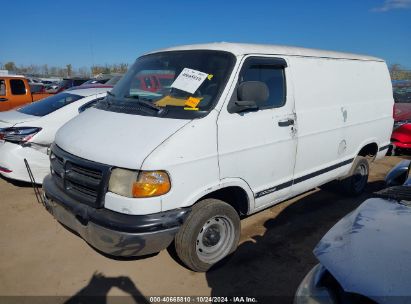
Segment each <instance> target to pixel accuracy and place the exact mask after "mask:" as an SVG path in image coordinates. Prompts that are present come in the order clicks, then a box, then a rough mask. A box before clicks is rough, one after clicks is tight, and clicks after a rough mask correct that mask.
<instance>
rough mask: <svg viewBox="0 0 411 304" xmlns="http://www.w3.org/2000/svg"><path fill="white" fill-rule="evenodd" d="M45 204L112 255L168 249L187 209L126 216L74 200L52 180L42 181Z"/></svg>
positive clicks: (84, 237) (186, 213) (53, 213)
mask: <svg viewBox="0 0 411 304" xmlns="http://www.w3.org/2000/svg"><path fill="white" fill-rule="evenodd" d="M43 190H44V197H45V202H44V203H45V207H46V209H47V210H48V211H49V212H50V213H51V214H52V215H53V216H54V218H55V219H56V220H57V221H58V222H60V223H61V224H63V225H64V226H66V227H68V228H70V229H71V230H73V231H74V232H76V233H77V234H79V235H80V236H81V237H82V238H83V239H84V240H85V241H86V242H87V243H89V244H90V245H91V246H92V247H94V248H96V249H97V250H99V251H101V252H103V253H105V254H108V255H111V256H122V257H132V256H142V255H148V254H152V253H156V252H159V251H161V250H163V249H165V248H167V247H168V246H169V245H170V244H171V242H172V241H173V239H174V236H175V235H176V233H177V232H178V230H179V228H180V226H181V224H182V223H183V221H184V219H185V218H186V217H187V215H188V213H189V212H190V209H176V210H170V211H165V212H161V213H157V214H149V215H127V214H121V213H117V212H114V211H111V210H108V209H104V208H101V209H96V208H92V207H90V206H87V205H85V204H81V203H78V202H76V201H74V200H73V199H72V198H71V197H69V196H68V195H67V194H65V193H64V191H62V190H61V189H60V188H58V186H57V185H56V184H55V183H54V181H53V178H52V176H50V175H49V176H47V177H46V178H45V179H44V182H43Z"/></svg>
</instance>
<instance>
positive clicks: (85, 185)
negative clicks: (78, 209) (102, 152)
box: [50, 145, 111, 208]
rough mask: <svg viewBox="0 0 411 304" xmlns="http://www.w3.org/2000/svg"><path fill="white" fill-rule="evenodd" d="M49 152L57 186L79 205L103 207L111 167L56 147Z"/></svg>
mask: <svg viewBox="0 0 411 304" xmlns="http://www.w3.org/2000/svg"><path fill="white" fill-rule="evenodd" d="M51 152H52V154H51V158H50V164H51V169H52V170H51V173H52V176H53V178H54V180H55V181H56V183H57V185H58V186H59V187H60V188H61V189H62V190H63V191H64V192H65V193H66V194H67V195H69V196H70V197H72V198H73V199H75V200H76V201H78V202H80V203H83V204H87V205H89V206H92V207H95V208H101V207H103V204H104V201H103V200H104V195H105V193H106V191H107V184H108V178H109V174H110V171H111V167H110V166H108V165H104V164H100V163H96V162H93V161H89V160H86V159H83V158H80V157H77V156H74V155H72V154H70V153H68V152H66V151H64V150H62V149H60V148H59V147H58V146H57V145H53V146H52V149H51Z"/></svg>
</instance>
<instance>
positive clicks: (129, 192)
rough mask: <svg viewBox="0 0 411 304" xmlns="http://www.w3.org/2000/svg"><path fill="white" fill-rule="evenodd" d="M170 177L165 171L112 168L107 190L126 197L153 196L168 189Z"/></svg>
mask: <svg viewBox="0 0 411 304" xmlns="http://www.w3.org/2000/svg"><path fill="white" fill-rule="evenodd" d="M170 188H171V183H170V178H169V176H168V174H167V172H165V171H134V170H127V169H119V168H116V169H113V171H112V172H111V176H110V181H109V186H108V190H109V191H110V192H113V193H116V194H119V195H123V196H127V197H135V198H142V197H154V196H160V195H163V194H166V193H167V192H168V191H170Z"/></svg>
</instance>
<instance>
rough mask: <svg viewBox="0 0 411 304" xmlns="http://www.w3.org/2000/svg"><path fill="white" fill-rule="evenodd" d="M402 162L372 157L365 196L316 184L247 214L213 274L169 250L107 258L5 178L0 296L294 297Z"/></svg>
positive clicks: (1, 183)
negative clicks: (342, 229)
mask: <svg viewBox="0 0 411 304" xmlns="http://www.w3.org/2000/svg"><path fill="white" fill-rule="evenodd" d="M399 161H400V158H398V157H387V158H385V159H383V160H381V161H379V162H378V163H375V164H373V165H372V166H371V175H370V180H369V185H368V188H367V193H366V194H364V195H363V196H361V197H359V198H355V199H347V198H343V197H341V196H338V195H336V194H333V193H331V192H326V191H323V190H314V191H311V192H310V193H307V194H305V195H302V196H299V197H297V198H295V199H292V200H289V201H287V202H284V203H282V204H279V205H277V206H275V207H272V208H270V209H267V210H265V211H263V212H260V213H258V214H256V215H253V216H251V217H248V218H247V219H244V220H243V221H242V227H243V230H242V239H241V245H240V247H239V248H238V250H237V252H236V253H235V255H234V256H233V257H231V258H230V259H229V260H228V261H226V262H225V263H224V264H222V265H220V266H219V267H218V268H216V269H215V270H213V271H210V272H208V273H207V274H202V273H193V272H191V271H189V270H187V269H186V268H184V267H182V266H180V265H179V264H178V263H177V262H176V261H175V260H174V259H173V258H171V257H170V254H169V253H168V252H167V251H163V252H161V253H159V254H158V255H156V256H153V257H149V258H144V259H135V260H113V259H110V258H107V257H104V256H102V255H100V254H98V253H97V252H96V251H95V250H93V249H92V248H91V247H90V246H88V245H87V244H86V243H85V242H84V241H82V240H81V239H80V238H78V237H77V236H76V235H74V234H73V233H71V232H69V231H68V230H66V229H65V228H63V227H62V226H61V225H60V224H58V223H57V222H56V221H55V220H54V219H53V218H52V217H51V216H50V215H49V214H48V213H47V212H46V210H45V209H44V208H43V207H42V206H41V205H39V204H38V203H37V202H36V200H35V196H34V193H33V190H32V189H31V188H30V187H29V186H27V185H20V184H17V185H16V184H14V183H10V182H9V181H6V180H3V179H0V206H1V208H2V210H1V213H0V223H1V230H0V248H1V250H0V295H1V296H16V295H20V296H21V295H26V296H53V297H48V298H47V299H49V300H50V301H49V302H53V303H54V302H59V303H64V302H66V301H68V303H74V302H76V299H78V298H73V296H78V295H100V296H102V297H101V298H100V300H101V301H100V302H101V303H106V301H107V303H114V302H116V301H117V302H118V300H119V299H121V303H135V302H136V301H138V302H144V300H142V299H141V298H140V299H137V297H136V296H141V295H144V296H145V297H147V299H149V297H150V296H160V295H162V296H172V295H174V296H184V295H189V296H195V295H202V296H209V295H213V296H218V295H225V296H233V295H236V296H238V295H242V296H255V297H258V298H259V299H262V298H260V297H261V296H270V297H271V298H269V299H271V300H270V301H271V302H289V301H291V300H292V298H291V296H292V295H293V294H294V292H295V290H296V288H297V286H298V284H299V282H300V281H301V279H302V278H303V277H304V275H305V274H306V273H307V271H308V270H309V269H310V268H311V267H312V266H313V265H315V264H316V259H315V258H314V256H313V254H312V249H313V248H314V246H315V244H316V243H317V242H318V241H319V239H320V238H321V236H322V235H323V234H324V233H325V232H326V231H327V230H328V229H329V228H331V226H332V225H333V224H334V223H335V222H336V221H337V220H338V219H339V218H341V217H342V216H344V215H345V214H347V213H348V212H349V211H351V210H353V209H354V208H355V207H357V206H358V205H359V204H360V203H361V202H363V201H364V199H366V198H367V197H368V196H370V195H371V193H372V192H373V191H375V190H376V189H378V188H379V187H381V180H382V179H383V177H384V176H385V173H386V172H387V171H388V170H389V169H390V168H391V167H392V166H393V165H394V164H396V163H398V162H399ZM130 294H131V295H132V296H134V297H130V296H128V297H121V298H118V297H110V298H107V299H106V298H105V296H106V295H110V296H113V295H123V296H124V295H130ZM274 297H277V298H274ZM0 299H1V298H0ZM2 299H3V300H1V301H0V302H5V301H6V300H8V301H9V302H10V301H13V300H19V301H20V300H22V299H23V298H13V297H11V298H4V297H3V298H2ZM27 299H28V298H26V300H27ZM33 299H34V298H30V299H29V300H27V301H26V303H30V302H32V301H33ZM41 299H42V300H41V302H42V303H43V302H45V298H41ZM274 299H276V301H274ZM94 300H95V299H94ZM94 300H93V301H94ZM117 302H116V303H117ZM83 303H84V301H83Z"/></svg>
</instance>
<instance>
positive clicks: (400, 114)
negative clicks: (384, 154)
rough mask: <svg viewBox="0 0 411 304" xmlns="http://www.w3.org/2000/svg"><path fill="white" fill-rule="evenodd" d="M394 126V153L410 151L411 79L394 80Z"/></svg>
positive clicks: (392, 139) (392, 136)
mask: <svg viewBox="0 0 411 304" xmlns="http://www.w3.org/2000/svg"><path fill="white" fill-rule="evenodd" d="M393 93H394V102H395V104H394V128H393V132H392V135H391V142H392V143H393V146H394V151H393V152H394V154H397V155H399V154H402V153H407V154H409V153H410V151H411V150H410V149H411V81H396V82H393Z"/></svg>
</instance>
